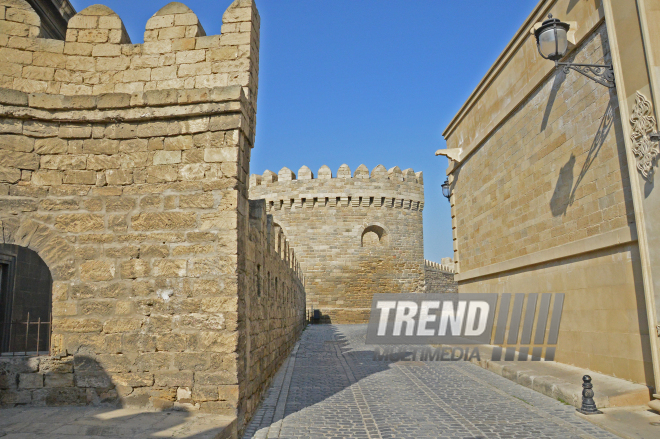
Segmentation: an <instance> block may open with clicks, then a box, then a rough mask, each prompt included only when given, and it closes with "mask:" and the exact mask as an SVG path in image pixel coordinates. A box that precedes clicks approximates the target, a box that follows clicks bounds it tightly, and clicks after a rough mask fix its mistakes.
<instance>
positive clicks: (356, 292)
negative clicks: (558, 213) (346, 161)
mask: <svg viewBox="0 0 660 439" xmlns="http://www.w3.org/2000/svg"><path fill="white" fill-rule="evenodd" d="M250 199H251V200H252V199H263V200H265V203H266V209H267V210H268V212H269V213H270V214H272V215H273V219H274V221H275V223H276V224H277V225H278V226H279V227H281V228H282V229H283V230H284V231H285V233H286V234H287V236H288V238H289V239H290V240H291V245H292V246H293V247H294V248H295V249H296V252H297V253H296V254H297V256H298V258H299V261H300V265H301V268H302V270H303V272H304V273H305V279H306V285H305V287H306V291H307V307H308V308H314V309H319V310H320V311H321V313H322V315H323V317H324V321H328V320H329V321H331V322H333V323H365V322H367V321H368V319H369V311H370V309H371V298H372V296H373V294H374V293H376V292H377V293H404V292H405V293H409V292H422V291H423V290H424V250H423V231H422V210H423V208H424V186H423V177H422V173H421V172H417V173H415V172H414V171H413V170H412V169H406V170H404V171H401V170H400V169H399V168H398V167H394V168H392V169H390V170H389V171H388V170H386V169H385V168H384V167H383V166H382V165H378V166H377V167H376V168H374V169H373V170H372V171H371V173H370V172H369V170H368V169H367V167H366V166H364V165H360V166H359V167H358V168H357V169H356V171H355V174H353V173H352V172H351V169H350V168H349V167H348V166H347V165H342V166H341V167H340V168H339V170H338V172H337V175H336V177H334V176H333V175H332V172H331V170H330V168H328V167H327V166H322V167H321V168H320V169H319V172H318V176H316V178H315V176H314V174H313V173H312V172H311V170H310V169H309V168H308V167H306V166H303V167H302V168H300V170H299V171H298V175H297V177H296V174H295V173H293V172H292V171H291V170H290V169H288V168H282V169H281V170H280V171H279V172H278V173H277V174H275V173H273V172H271V171H265V172H264V173H263V175H251V176H250Z"/></svg>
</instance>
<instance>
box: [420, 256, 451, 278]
mask: <svg viewBox="0 0 660 439" xmlns="http://www.w3.org/2000/svg"><path fill="white" fill-rule="evenodd" d="M424 268H426V269H429V270H430V269H434V270H438V271H443V272H445V273H452V274H453V273H456V270H455V269H454V267H453V266H451V265H446V264H438V263H437V262H433V261H429V260H428V259H424Z"/></svg>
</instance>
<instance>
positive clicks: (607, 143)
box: [449, 2, 653, 385]
mask: <svg viewBox="0 0 660 439" xmlns="http://www.w3.org/2000/svg"><path fill="white" fill-rule="evenodd" d="M565 3H566V2H563V3H561V4H559V3H558V5H559V6H558V8H560V7H564V6H565ZM562 5H563V6H562ZM580 8H582V9H576V11H577V13H580V14H585V17H586V16H587V13H589V14H592V16H593V17H595V18H594V22H593V28H587V29H585V28H584V25H585V24H587V23H589V21H588V20H586V19H585V18H583V20H582V21H581V24H580V26H581V27H579V28H578V30H579V32H580V33H582V34H583V40H582V41H579V42H578V44H577V46H576V47H575V49H574V51H573V52H572V53H571V55H570V57H569V60H570V61H573V62H577V63H585V64H602V63H610V62H611V60H610V49H609V44H608V37H607V29H606V24H605V23H604V22H602V21H599V20H600V19H599V18H598V17H602V15H599V12H598V10H597V9H594V10H593V11H592V10H591V9H593V6H591V5H587V4H584V5H580ZM553 13H555V12H554V11H553ZM562 18H563V17H562ZM566 20H568V18H566ZM528 38H529V40H528V41H527V42H525V44H524V45H521V46H520V47H519V48H517V49H515V50H516V51H517V52H516V54H515V56H514V57H513V58H512V59H515V62H513V61H512V64H511V65H510V66H508V67H506V70H504V71H502V73H501V75H505V76H506V75H508V76H506V77H507V78H508V79H507V81H509V82H508V83H509V84H514V83H515V82H516V81H517V80H521V81H522V82H521V83H525V84H526V85H525V87H530V86H531V85H529V84H527V82H525V81H529V79H524V78H522V76H521V75H522V73H520V72H521V71H522V70H524V69H531V67H529V65H532V64H533V63H534V62H536V58H538V55H537V54H535V52H534V51H535V50H536V48H535V47H534V42H533V39H534V38H533V36H529V37H528ZM528 49H529V50H528ZM511 50H514V49H511ZM511 56H513V55H511ZM523 61H524V63H526V64H525V66H526V67H525V68H524V69H521V68H520V67H521V63H523ZM539 62H541V61H539ZM503 77H504V76H502V77H501V78H500V79H498V81H501V80H502V78H503ZM514 88H515V87H514ZM493 92H494V90H493V89H489V91H488V92H485V94H484V96H489V95H492V93H493ZM506 96H511V95H510V94H507V95H506ZM484 99H485V98H484ZM501 99H502V100H505V98H501ZM507 102H508V101H507ZM484 105H485V103H484ZM484 105H479V106H475V107H474V110H469V111H474V112H475V113H469V114H468V115H466V116H465V120H466V122H465V123H467V124H473V123H476V121H477V120H485V119H488V120H492V119H496V118H498V117H502V122H501V123H500V124H499V125H498V126H497V127H496V128H494V129H493V131H492V132H491V133H490V134H489V135H488V136H486V137H485V138H484V140H483V142H480V143H479V144H478V145H476V146H475V147H474V148H473V150H472V152H471V153H470V155H469V156H468V157H467V158H465V159H464V160H463V161H462V162H461V163H453V164H452V165H451V166H450V170H449V172H450V182H451V183H452V200H451V201H452V217H453V227H454V238H455V241H454V242H455V247H454V248H455V260H456V262H457V267H458V268H459V270H458V273H457V275H456V278H457V279H458V281H459V287H458V289H459V292H461V293H469V292H480V293H481V292H490V293H497V294H499V293H503V292H506V293H536V292H538V293H541V292H543V293H546V292H557V293H565V294H566V299H565V302H564V312H563V319H562V323H561V327H560V334H559V341H558V346H557V353H556V359H557V361H562V362H565V363H569V364H573V365H577V366H580V367H585V368H587V369H590V370H594V371H597V372H602V373H606V374H609V375H614V376H617V377H622V378H625V379H628V380H631V381H635V382H639V383H645V384H649V385H652V384H653V374H652V368H651V352H650V348H649V342H648V335H647V334H648V326H647V321H646V311H645V304H644V299H643V287H642V279H641V267H640V265H639V264H640V260H639V250H638V248H637V243H636V240H637V236H636V228H635V220H634V212H633V205H632V195H631V190H630V182H629V178H628V169H627V166H628V164H627V160H626V152H625V146H624V139H623V133H622V121H621V120H620V116H619V96H617V89H616V88H611V89H610V88H607V87H604V86H602V85H600V84H598V83H596V82H594V81H592V80H590V79H588V78H586V77H584V76H582V75H580V74H578V73H576V72H571V73H569V74H567V75H566V74H564V73H562V72H561V71H558V72H556V73H555V72H554V71H553V74H552V75H551V76H550V77H547V76H545V77H543V78H542V80H540V81H539V82H538V84H537V85H536V88H535V89H534V90H533V91H532V92H531V93H530V94H529V95H528V96H527V97H526V98H524V99H521V100H520V103H519V105H518V106H517V107H516V108H515V109H512V110H511V112H510V113H508V114H506V116H505V117H504V116H502V114H499V113H497V111H496V110H492V112H491V113H489V115H488V117H486V116H484V115H477V114H476V112H481V111H484V110H483V109H484ZM489 105H490V103H489ZM479 118H481V119H479ZM460 123H461V124H462V123H463V122H460ZM626 123H627V122H626ZM464 128H465V127H464V126H462V125H461V127H460V128H457V129H459V130H463V129H464ZM450 139H451V142H449V143H450V144H451V146H457V144H456V142H457V139H456V138H455V137H450ZM464 146H465V145H464ZM466 147H467V146H466Z"/></svg>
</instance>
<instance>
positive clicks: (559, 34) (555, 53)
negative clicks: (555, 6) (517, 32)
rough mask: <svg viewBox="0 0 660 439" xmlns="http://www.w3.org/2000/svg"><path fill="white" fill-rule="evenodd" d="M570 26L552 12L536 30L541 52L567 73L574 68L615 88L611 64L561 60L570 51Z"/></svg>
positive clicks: (600, 82)
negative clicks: (554, 16)
mask: <svg viewBox="0 0 660 439" xmlns="http://www.w3.org/2000/svg"><path fill="white" fill-rule="evenodd" d="M570 27H571V26H570V24H568V23H564V22H562V21H560V20H559V19H557V18H552V14H548V19H547V20H545V21H544V22H543V23H541V26H539V28H538V29H536V30H535V31H534V36H535V37H536V47H537V48H538V50H539V54H541V56H542V57H543V58H545V59H549V60H551V61H554V62H555V67H556V68H559V67H562V69H563V70H564V73H566V74H568V71H569V70H570V69H573V70H575V71H576V72H578V73H581V74H583V75H584V76H586V77H588V78H590V79H593V80H594V81H596V82H597V83H599V84H602V85H604V86H605V87H609V88H613V87H614V70H613V69H612V65H611V64H608V65H600V64H575V63H568V62H559V60H560V59H562V58H563V57H564V56H565V55H566V52H567V51H568V29H569V28H570Z"/></svg>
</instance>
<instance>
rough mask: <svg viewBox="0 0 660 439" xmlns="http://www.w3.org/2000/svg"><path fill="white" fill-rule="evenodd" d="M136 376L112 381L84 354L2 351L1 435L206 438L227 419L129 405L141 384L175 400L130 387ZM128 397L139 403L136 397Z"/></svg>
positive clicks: (168, 392) (173, 395)
mask: <svg viewBox="0 0 660 439" xmlns="http://www.w3.org/2000/svg"><path fill="white" fill-rule="evenodd" d="M128 375H134V374H128ZM127 379H128V380H130V379H131V378H130V377H128V378H127ZM132 379H133V380H134V381H135V380H137V378H136V377H133V378H132ZM138 381H139V380H137V381H135V382H127V383H123V384H129V385H128V386H122V385H119V384H117V383H113V381H112V379H111V378H110V376H109V375H108V373H107V372H106V371H105V370H104V369H103V367H102V366H101V365H100V364H99V363H98V361H96V360H95V359H94V358H92V357H90V356H86V355H75V356H68V357H63V358H58V357H46V356H44V357H1V358H0V407H1V408H2V409H1V410H0V436H4V435H11V434H12V433H15V434H21V436H22V435H25V434H27V435H30V434H34V435H35V436H36V435H44V437H49V435H57V434H62V435H67V436H68V435H73V436H76V437H91V436H94V437H96V436H108V435H111V436H113V437H141V438H156V437H185V438H189V439H191V438H192V439H203V438H204V439H207V438H211V437H216V436H217V435H218V434H220V433H221V432H223V430H225V427H226V426H227V424H228V423H229V422H230V421H231V418H227V417H217V416H216V417H214V418H213V419H211V418H208V417H207V415H203V416H202V417H201V419H198V418H197V416H196V414H195V413H196V412H187V411H183V410H182V411H148V410H147V409H140V408H138V407H134V406H133V407H132V405H131V404H130V403H127V401H130V397H131V394H132V393H144V392H143V391H142V390H141V389H143V390H144V391H146V392H147V393H145V395H147V396H146V397H147V398H148V397H149V395H150V394H154V396H156V395H155V394H157V396H158V397H159V398H163V399H171V400H172V401H174V400H175V399H176V396H177V395H176V391H174V392H173V391H172V389H158V388H155V387H150V388H149V389H147V388H146V387H145V388H141V387H130V385H139V384H140V383H138ZM143 384H145V383H143ZM136 391H137V392H136ZM122 393H123V394H126V397H125V401H123V402H122V400H121V399H120V398H119V394H122ZM133 402H135V403H136V404H138V403H139V398H137V399H134V400H133ZM62 407H67V408H66V409H64V410H63V409H62ZM232 428H235V427H234V426H232ZM3 433H4V434H3Z"/></svg>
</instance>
